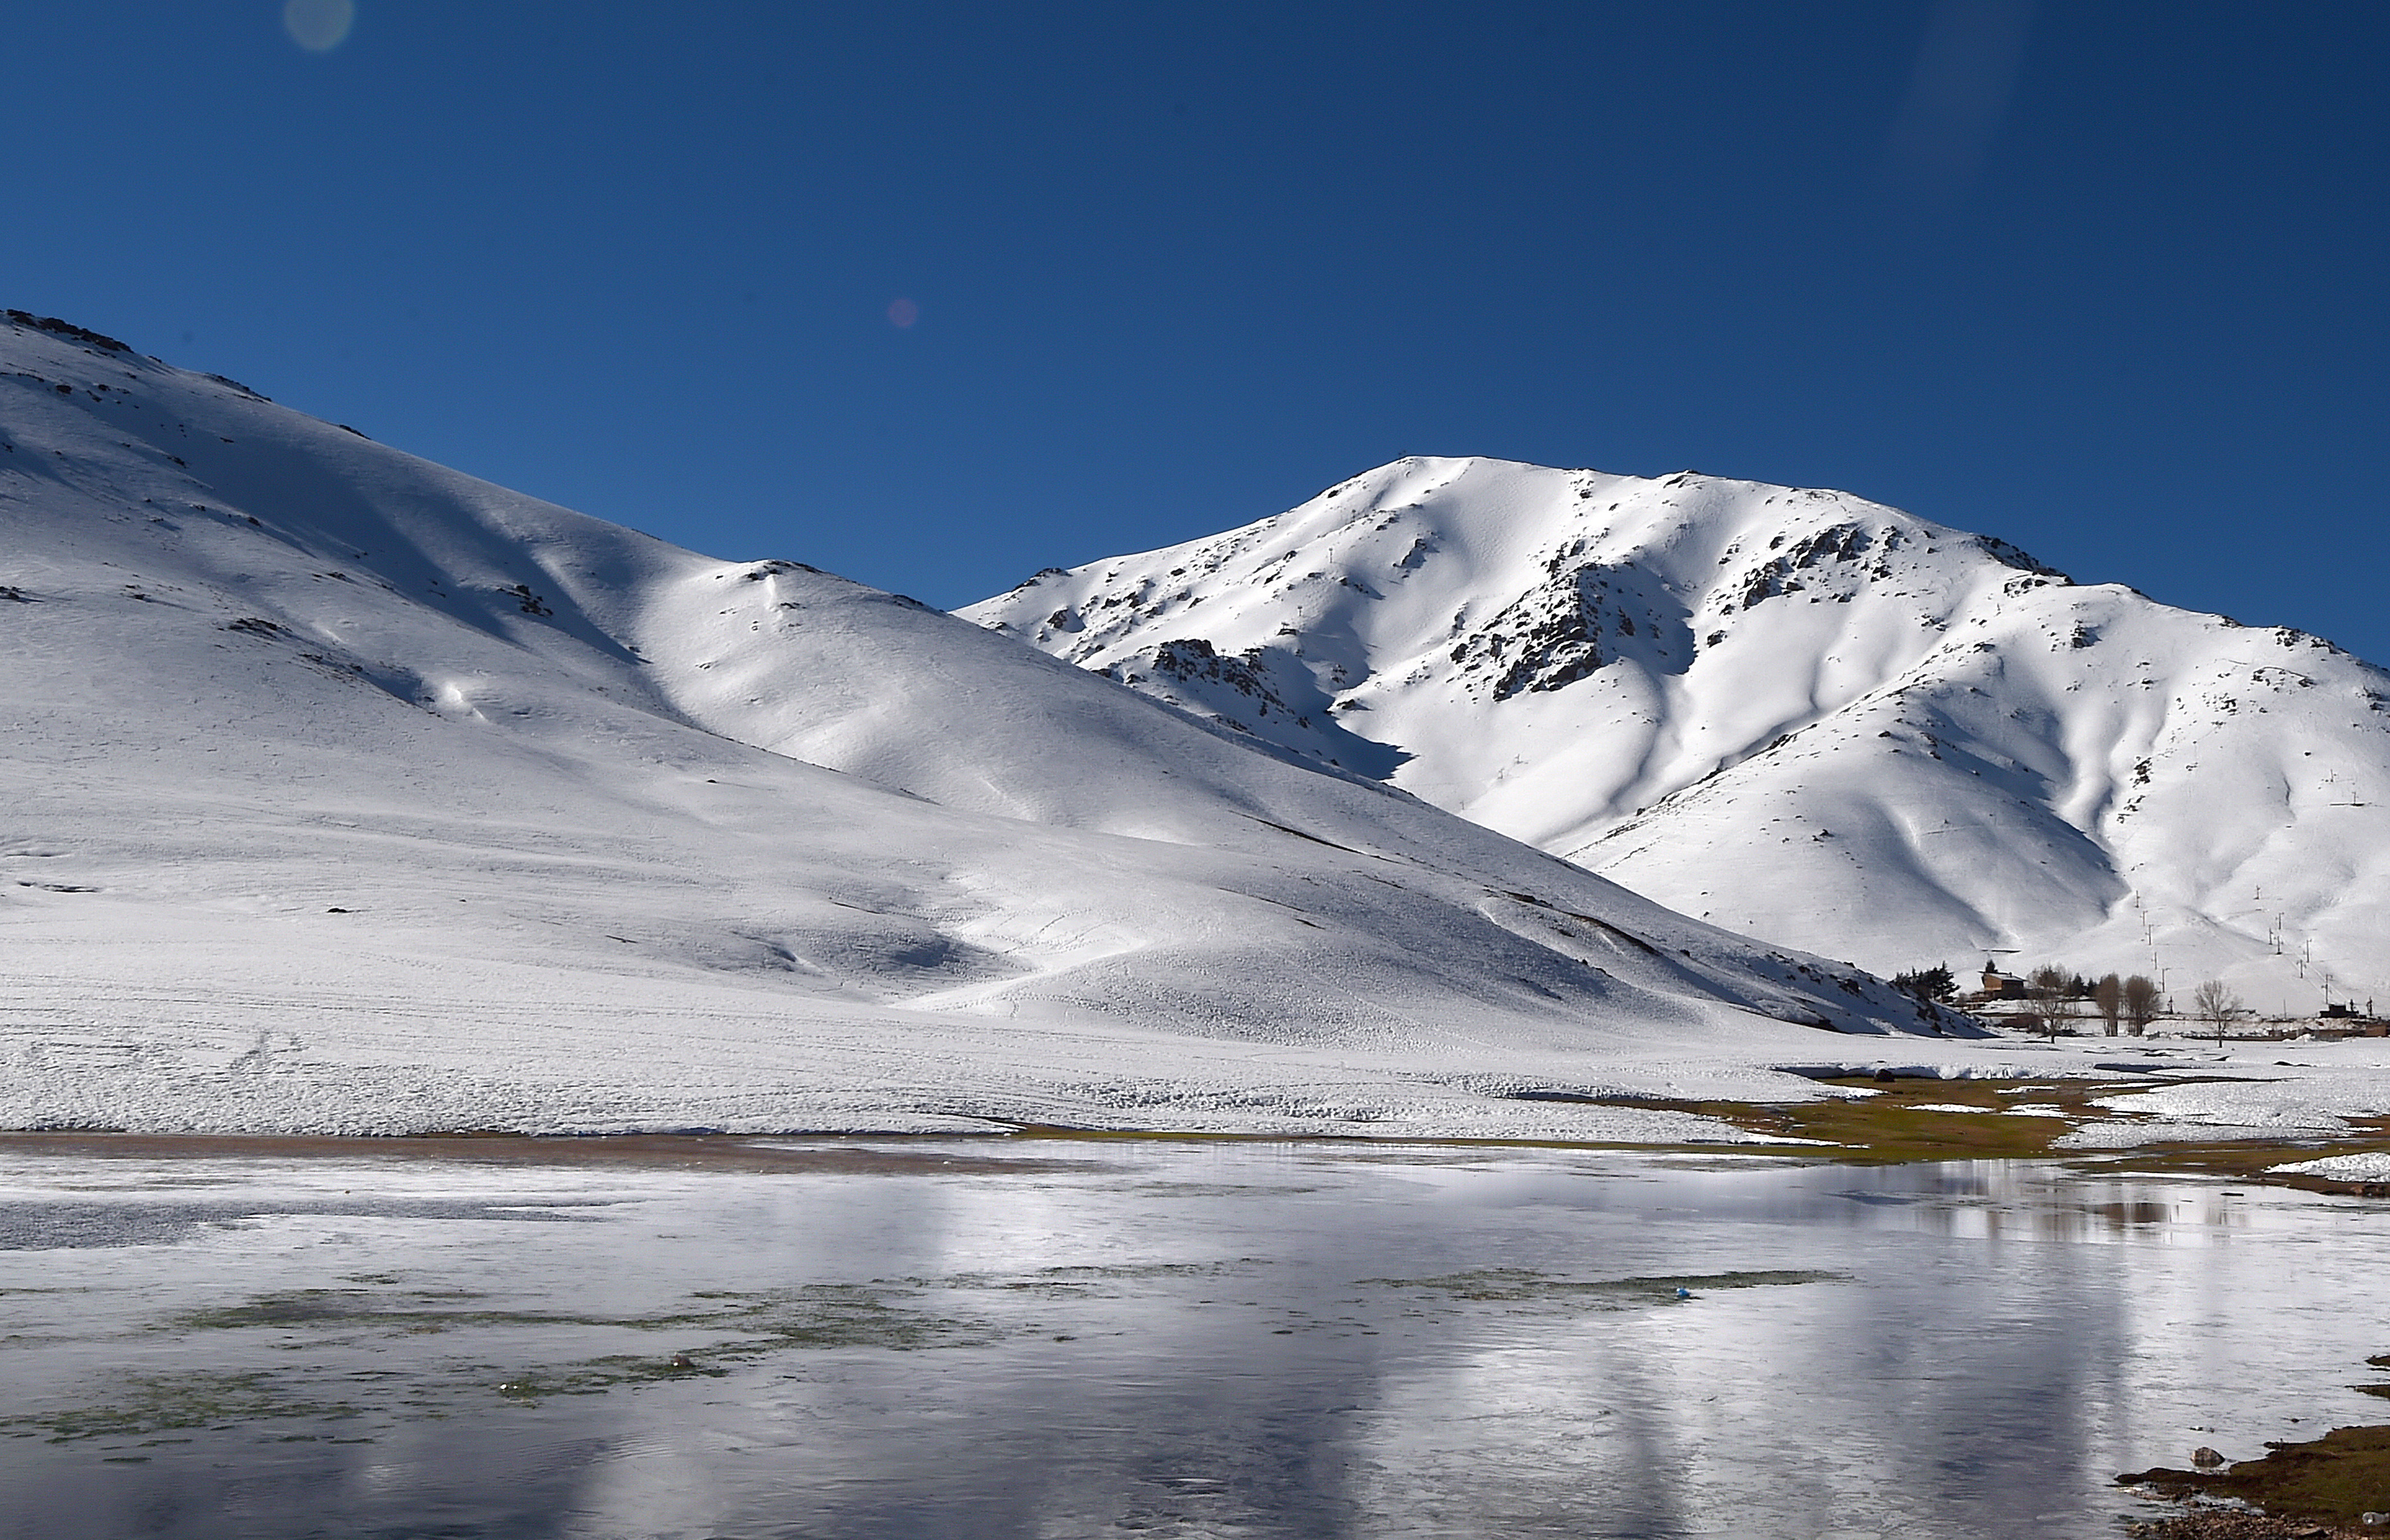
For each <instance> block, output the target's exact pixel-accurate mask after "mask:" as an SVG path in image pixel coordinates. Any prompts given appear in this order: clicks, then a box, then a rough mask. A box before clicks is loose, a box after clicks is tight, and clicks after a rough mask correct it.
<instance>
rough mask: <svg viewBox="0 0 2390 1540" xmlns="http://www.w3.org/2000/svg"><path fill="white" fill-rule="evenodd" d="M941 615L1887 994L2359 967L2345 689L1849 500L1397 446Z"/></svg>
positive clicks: (2254, 643)
mask: <svg viewBox="0 0 2390 1540" xmlns="http://www.w3.org/2000/svg"><path fill="white" fill-rule="evenodd" d="M961 613H963V614H965V615H967V616H969V617H970V618H972V619H974V620H977V621H978V622H981V623H982V624H985V625H989V626H993V627H996V628H999V629H1001V630H1003V631H1004V632H1006V633H1007V634H1009V635H1017V636H1019V637H1021V638H1022V639H1023V640H1025V641H1028V642H1030V643H1031V644H1032V645H1034V646H1036V647H1039V648H1044V649H1046V650H1047V651H1049V652H1052V653H1053V654H1054V655H1056V656H1057V657H1060V658H1064V659H1067V660H1069V661H1073V662H1077V663H1079V664H1081V665H1082V666H1085V667H1088V668H1093V669H1097V670H1100V671H1103V672H1105V673H1107V674H1111V676H1112V677H1113V678H1115V679H1118V680H1120V681H1122V682H1123V683H1125V684H1129V685H1131V686H1132V687H1136V688H1138V689H1141V690H1144V691H1146V692H1148V693H1150V694H1153V695H1156V696H1158V697H1160V698H1162V699H1165V700H1167V701H1169V702H1170V703H1172V704H1175V705H1178V706H1180V707H1182V708H1183V709H1187V710H1189V711H1193V712H1197V713H1199V714H1202V715H1206V716H1209V717H1211V718H1213V719H1214V720H1217V721H1221V722H1223V723H1226V724H1227V725H1233V726H1235V727H1237V728H1238V729H1240V730H1241V731H1244V732H1247V733H1250V734H1253V735H1254V736H1256V737H1259V738H1267V739H1269V740H1271V741H1273V742H1276V743H1279V744H1280V745H1282V746H1284V747H1286V748H1287V749H1289V750H1290V751H1296V752H1301V753H1304V754H1308V755H1311V756H1313V757H1314V758H1316V759H1318V760H1321V761H1324V762H1330V763H1333V764H1337V765H1339V766H1341V767H1343V768H1346V769H1353V770H1358V771H1362V772H1365V773H1368V774H1372V775H1378V776H1383V777H1385V778H1386V779H1388V780H1390V781H1391V782H1392V783H1393V784H1394V785H1396V786H1399V787H1402V788H1404V789H1407V790H1410V791H1412V792H1414V793H1416V794H1417V795H1419V796H1420V797H1422V798H1424V799H1426V800H1428V801H1430V802H1435V803H1436V804H1437V805H1439V806H1443V807H1446V808H1448V809H1451V810H1453V811H1456V812H1458V813H1461V814H1463V815H1466V816H1469V817H1471V818H1474V819H1477V820H1479V821H1481V822H1484V823H1485V824H1487V825H1489V826H1490V827H1493V828H1498V829H1501V830H1503V831H1504V832H1507V833H1510V834H1512V835H1514V836H1516V837H1518V838H1521V839H1524V840H1527V841H1531V842H1534V843H1536V844H1539V845H1541V846H1543V847H1544V848H1546V849H1548V850H1550V851H1552V852H1554V853H1558V854H1561V855H1563V856H1566V857H1568V858H1569V859H1572V860H1575V861H1579V862H1582V863H1584V864H1586V865H1587V866H1592V867H1593V868H1595V869H1597V870H1600V871H1603V872H1604V873H1606V874H1608V875H1611V876H1613V877H1615V878H1617V879H1619V880H1621V881H1624V882H1625V883H1626V884H1627V885H1628V886H1630V887H1633V888H1636V889H1638V891H1640V892H1645V893H1647V894H1649V895H1650V896H1652V897H1654V898H1657V899H1659V900H1660V901H1661V902H1664V903H1666V904H1669V905H1674V906H1677V907H1679V908H1683V909H1685V910H1687V911H1688V912H1690V913H1692V914H1695V915H1707V916H1708V917H1710V918H1712V919H1714V920H1715V921H1717V922H1719V923H1724V924H1727V925H1728V926H1730V927H1732V928H1735V929H1738V930H1744V931H1746V932H1747V933H1750V934H1754V935H1765V936H1771V937H1783V938H1786V939H1790V940H1793V941H1796V942H1798V943H1800V944H1802V945H1804V946H1808V947H1813V948H1817V949H1820V950H1824V951H1828V952H1830V953H1832V954H1833V955H1836V956H1855V957H1857V958H1860V959H1862V960H1863V961H1865V962H1866V963H1867V964H1868V965H1869V966H1870V967H1874V968H1877V969H1882V970H1886V971H1889V970H1891V969H1897V968H1907V967H1913V966H1917V965H1919V964H1921V963H1929V962H1933V961H1936V960H1942V959H1944V958H1955V959H1960V960H1964V959H1966V958H1969V957H1972V956H1973V955H1974V954H1975V953H1977V952H1979V951H1981V950H1983V949H1985V948H1999V949H2004V950H2005V949H2011V948H2014V949H2019V950H2021V951H2022V952H2023V953H2024V954H2026V955H2029V956H2048V957H2049V958H2051V959H2052V960H2056V961H2062V962H2067V963H2070V964H2072V965H2074V966H2076V967H2079V968H2081V969H2087V970H2089V971H2093V972H2098V971H2104V970H2106V969H2111V968H2114V969H2119V970H2122V971H2127V972H2130V971H2148V972H2151V973H2152V975H2153V976H2154V974H2155V973H2156V971H2157V970H2158V969H2172V968H2176V967H2180V968H2183V969H2186V970H2204V971H2210V972H2220V973H2225V974H2229V975H2231V976H2233V977H2235V978H2237V979H2240V980H2242V982H2244V983H2246V984H2247V985H2248V986H2249V987H2268V988H2269V987H2272V986H2274V985H2276V984H2281V985H2283V986H2284V987H2283V990H2282V993H2284V994H2286V995H2287V994H2290V993H2292V992H2293V986H2296V987H2297V992H2298V993H2301V994H2312V993H2314V991H2313V987H2312V985H2310V984H2309V983H2308V982H2307V981H2306V979H2304V978H2302V977H2300V972H2299V969H2294V968H2292V967H2291V966H2290V965H2289V963H2288V962H2287V961H2285V960H2284V954H2283V953H2281V952H2280V951H2278V950H2277V948H2278V947H2279V946H2280V945H2281V937H2282V936H2283V935H2285V934H2290V935H2295V936H2297V937H2299V938H2300V940H2301V941H2302V942H2304V941H2306V940H2307V939H2313V940H2315V941H2317V942H2318V943H2319V948H2320V947H2329V948H2331V949H2332V951H2333V954H2334V956H2338V957H2340V958H2341V959H2342V961H2341V963H2340V965H2339V966H2340V967H2341V969H2342V972H2343V976H2344V977H2370V976H2371V970H2372V969H2373V968H2374V967H2375V966H2376V965H2375V964H2374V963H2373V961H2372V949H2371V944H2370V943H2369V942H2367V941H2366V940H2365V939H2364V938H2365V937H2367V936H2368V935H2370V934H2371V933H2373V932H2372V930H2371V929H2370V928H2371V926H2373V925H2374V924H2375V923H2376V922H2377V921H2378V919H2379V918H2380V917H2378V916H2377V915H2375V914H2374V912H2373V910H2372V908H2371V906H2370V905H2371V901H2370V900H2367V899H2365V898H2363V897H2362V896H2361V895H2360V894H2358V893H2354V892H2350V891H2349V889H2348V888H2347V887H2346V886H2345V882H2344V881H2343V880H2342V879H2341V878H2339V877H2333V878H2320V877H2319V876H2317V875H2315V874H2317V873H2320V872H2323V871H2326V870H2334V871H2339V872H2343V873H2345V871H2346V870H2347V869H2348V865H2349V863H2350V862H2352V861H2354V862H2358V863H2360V864H2363V865H2365V867H2366V869H2367V870H2369V871H2371V869H2372V866H2373V864H2378V863H2380V862H2382V861H2384V860H2390V823H2385V821H2384V820H2385V819H2390V811H2384V804H2385V803H2390V772H2385V755H2384V738H2383V717H2382V716H2381V714H2380V713H2379V712H2377V710H2376V709H2375V708H2374V706H2373V704H2372V699H2373V697H2374V696H2375V695H2377V694H2379V693H2380V688H2381V686H2382V684H2383V683H2384V676H2383V675H2382V674H2381V673H2380V671H2378V670H2375V669H2372V668H2371V666H2370V665H2366V664H2364V663H2361V662H2359V661H2357V660H2354V659H2350V658H2348V657H2347V656H2346V655H2345V654H2343V653H2340V652H2339V651H2338V650H2337V649H2335V648H2331V647H2330V645H2329V644H2327V643H2321V642H2316V643H2314V644H2313V645H2309V644H2308V643H2306V642H2305V641H2298V640H2293V641H2283V640H2280V639H2275V638H2276V634H2273V633H2249V632H2235V631H2234V630H2233V629H2232V627H2231V624H2230V622H2227V621H2225V620H2223V619H2222V618H2221V617H2213V616H2200V615H2194V614H2190V613H2187V612H2185V611H2181V610H2171V609H2168V608H2167V607H2165V606H2163V605H2158V604H2155V603H2152V602H2151V601H2150V600H2148V599H2147V598H2146V597H2142V596H2140V595H2139V594H2137V593H2135V592H2134V591H2132V590H2130V589H2127V588H2124V587H2121V586H2118V585H2113V584H2102V585H2097V586H2090V587H2085V586H2080V585H2077V584H2075V583H2074V581H2073V580H2072V579H2071V578H2069V577H2068V576H2067V575H2066V574H2064V573H2063V572H2062V571H2058V570H2057V569H2055V568H2053V567H2050V566H2049V565H2048V564H2046V563H2044V562H2041V561H2039V560H2037V559H2036V558H2033V557H2031V556H2030V555H2028V554H2026V553H2025V552H2024V551H2023V550H2021V549H2019V548H2018V547H2016V546H2015V545H2011V544H2009V543H2008V542H2006V541H2003V540H2000V539H1998V538H1997V537H1994V536H1990V535H1981V534H1972V533H1965V532H1961V531H1958V530H1954V529H1951V528H1948V527H1947V526H1944V525H1940V524H1935V523H1933V522H1931V521H1929V520H1923V519H1920V518H1918V517H1916V516H1915V515H1912V514H1909V513H1906V512H1903V511H1901V510H1899V509H1896V508H1892V507H1885V506H1882V505H1881V504H1876V503H1871V502H1869V501H1867V500H1866V499H1864V498H1861V497H1857V496H1856V495H1854V494H1849V493H1844V492H1837V491H1830V490H1822V489H1816V488H1799V487H1784V486H1771V485H1767V484H1765V483H1760V482H1753V481H1733V480H1728V479H1724V478H1717V477H1709V476H1703V475H1700V474H1698V473H1695V472H1691V471H1682V472H1678V473H1677V474H1674V475H1670V476H1665V477H1658V478H1638V477H1629V476H1617V475H1610V474H1606V473H1603V472H1600V471H1596V470H1587V469H1557V468H1544V467H1537V466H1530V465H1523V464H1520V463H1517V462H1511V461H1502V460H1487V459H1418V458H1415V459H1406V460H1400V461H1396V462H1394V464H1392V465H1388V466H1382V467H1380V468H1377V469H1374V470H1371V471H1368V472H1365V473H1364V474H1363V475H1361V476H1358V477H1356V478H1354V479H1352V480H1351V481H1345V482H1343V483H1340V484H1339V485H1338V486H1336V487H1333V488H1330V489H1329V490H1328V491H1327V492H1324V493H1322V494H1319V495H1318V496H1317V497H1315V498H1314V499H1312V500H1311V501H1310V502H1308V503H1305V504H1304V505H1302V506H1300V507H1295V508H1293V509H1291V510H1289V511H1287V512H1286V513H1283V514H1279V515H1278V516H1276V517H1274V518H1271V519H1266V520H1260V521H1258V522H1256V523H1253V524H1250V525H1247V526H1245V527H1243V528H1241V529H1239V530H1235V531H1232V532H1229V533H1226V534H1222V535H1217V536H1214V537H1211V538H1208V539H1204V540H1198V541H1192V542H1189V543H1188V544H1186V545H1178V546H1174V547H1170V548H1168V549H1166V550H1161V551H1154V552H1150V553H1145V554H1143V555H1137V556H1126V557H1119V558H1111V559H1109V560H1105V561H1101V562H1095V563H1091V564H1089V565H1087V566H1085V567H1082V568H1079V569H1076V570H1073V571H1069V572H1064V573H1048V574H1046V575H1044V576H1042V577H1041V579H1040V580H1039V581H1038V582H1037V584H1035V585H1034V587H1033V588H1028V589H1022V590H1016V591H1015V592H1014V593H1013V594H1010V595H1007V596H1004V597H999V598H996V599H990V600H987V601H984V602H983V603H981V604H977V605H974V606H971V607H970V608H969V609H967V610H963V611H961ZM2260 638H2267V639H2265V640H2261V639H2260ZM2283 651H2292V652H2296V653H2297V654H2298V655H2299V656H2300V658H2301V660H2302V661H2301V662H2300V663H2299V664H2298V665H2296V666H2295V667H2293V666H2291V665H2289V664H2288V663H2287V662H2286V661H2285V660H2284V659H2283V658H2281V656H2280V654H2281V652H2283ZM2307 660H2312V661H2313V663H2314V666H2313V667H2308V666H2306V661H2307ZM2301 681H2304V682H2301ZM2286 735H2287V736H2286ZM2286 806H2287V809H2288V811H2290V813H2291V814H2292V815H2293V817H2292V820H2291V824H2290V827H2289V828H2287V829H2285V828H2283V822H2284V820H2283V814H2284V812H2285V810H2286ZM2352 839H2353V840H2354V841H2355V843H2354V844H2353V845H2352V844H2351V843H2350V841H2352ZM2377 852H2378V853H2382V854H2378V855H2377V854H2375V853H2377ZM2381 875H2383V876H2390V870H2385V871H2384V872H2383V873H2382V874H2381ZM2369 891H2381V890H2378V889H2375V890H2369ZM2261 910H2262V911H2263V913H2262V918H2261V915H2260V911H2261ZM2236 970H2237V971H2236ZM2384 992H2385V993H2390V989H2386V990H2385V991H2384Z"/></svg>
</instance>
